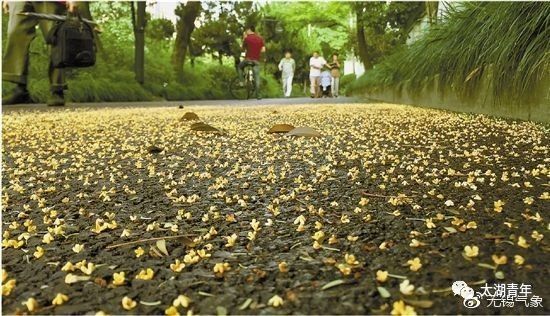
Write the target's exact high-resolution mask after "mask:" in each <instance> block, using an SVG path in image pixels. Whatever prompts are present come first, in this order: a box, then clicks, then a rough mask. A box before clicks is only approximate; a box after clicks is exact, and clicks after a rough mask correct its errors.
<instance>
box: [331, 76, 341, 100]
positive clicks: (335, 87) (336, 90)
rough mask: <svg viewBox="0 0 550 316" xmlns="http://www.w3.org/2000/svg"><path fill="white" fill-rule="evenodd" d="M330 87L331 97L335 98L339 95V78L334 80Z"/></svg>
mask: <svg viewBox="0 0 550 316" xmlns="http://www.w3.org/2000/svg"><path fill="white" fill-rule="evenodd" d="M332 87H333V89H332V96H333V97H337V96H338V95H339V94H340V92H339V90H340V77H336V78H334V83H333V84H332Z"/></svg>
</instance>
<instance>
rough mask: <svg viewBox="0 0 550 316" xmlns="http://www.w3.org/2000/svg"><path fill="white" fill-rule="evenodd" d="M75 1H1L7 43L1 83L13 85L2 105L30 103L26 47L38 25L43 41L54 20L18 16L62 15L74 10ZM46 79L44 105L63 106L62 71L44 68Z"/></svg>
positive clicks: (63, 81)
mask: <svg viewBox="0 0 550 316" xmlns="http://www.w3.org/2000/svg"><path fill="white" fill-rule="evenodd" d="M76 5H77V4H76V1H6V0H4V1H3V5H2V7H3V9H4V12H8V13H9V22H8V32H7V41H6V46H5V53H4V57H3V59H2V80H4V81H8V82H12V83H15V84H16V87H15V89H14V90H13V91H12V92H11V93H9V94H8V95H7V96H5V97H3V98H2V103H3V104H17V103H29V102H31V98H30V94H29V91H28V89H27V79H28V69H29V48H30V45H31V42H32V40H33V39H34V37H35V34H36V26H37V25H38V26H39V27H40V29H41V31H42V34H43V35H44V37H45V38H46V37H47V36H48V34H49V33H50V31H51V30H52V28H53V27H54V26H55V21H51V20H46V19H38V18H37V17H34V16H27V15H21V14H20V13H23V12H35V13H44V14H56V15H65V14H66V12H67V10H69V11H70V12H74V11H75V10H77V7H76ZM48 76H49V79H50V96H49V97H48V101H47V103H48V105H50V106H63V105H65V96H64V90H66V89H67V84H66V82H65V76H64V71H63V69H61V68H55V67H53V66H52V64H51V61H50V65H49V68H48Z"/></svg>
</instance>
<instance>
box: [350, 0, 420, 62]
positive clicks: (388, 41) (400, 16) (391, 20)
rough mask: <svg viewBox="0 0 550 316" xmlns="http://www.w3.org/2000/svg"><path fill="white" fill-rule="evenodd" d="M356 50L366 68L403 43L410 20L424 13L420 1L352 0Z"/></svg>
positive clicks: (407, 32)
mask: <svg viewBox="0 0 550 316" xmlns="http://www.w3.org/2000/svg"><path fill="white" fill-rule="evenodd" d="M351 5H352V7H353V9H354V11H355V18H356V35H357V41H356V43H357V52H358V55H359V58H360V59H361V61H362V62H363V64H364V65H365V69H370V68H372V66H373V65H374V64H375V63H377V62H378V61H379V60H380V58H381V57H382V56H384V55H388V54H390V53H392V52H393V50H394V49H395V48H396V47H397V46H399V45H402V44H404V43H405V41H406V40H407V36H408V34H409V32H410V31H411V29H412V27H413V26H414V24H415V23H416V22H417V21H418V20H419V19H420V18H421V17H422V16H423V15H424V14H425V13H426V8H425V3H424V2H390V3H389V4H388V3H387V2H354V3H352V4H351Z"/></svg>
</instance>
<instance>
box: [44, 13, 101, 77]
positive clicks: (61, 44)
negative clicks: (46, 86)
mask: <svg viewBox="0 0 550 316" xmlns="http://www.w3.org/2000/svg"><path fill="white" fill-rule="evenodd" d="M48 42H49V44H51V45H52V51H51V61H52V65H53V67H55V68H69V67H75V68H85V67H91V66H93V65H94V64H95V59H96V56H95V53H96V47H95V42H94V30H93V28H92V26H91V25H90V24H89V23H86V22H84V21H83V20H82V18H80V16H79V15H73V14H68V15H67V19H66V20H65V21H60V22H57V24H56V25H55V26H54V28H53V29H52V31H51V32H50V34H49V36H48Z"/></svg>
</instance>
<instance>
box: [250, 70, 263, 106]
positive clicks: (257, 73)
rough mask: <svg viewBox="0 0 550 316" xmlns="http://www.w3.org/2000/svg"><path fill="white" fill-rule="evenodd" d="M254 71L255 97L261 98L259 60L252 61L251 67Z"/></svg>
mask: <svg viewBox="0 0 550 316" xmlns="http://www.w3.org/2000/svg"><path fill="white" fill-rule="evenodd" d="M252 71H253V73H254V82H255V83H256V98H257V99H261V98H262V94H261V93H260V81H261V79H260V62H258V61H254V67H252Z"/></svg>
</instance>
